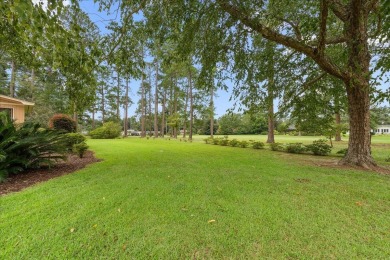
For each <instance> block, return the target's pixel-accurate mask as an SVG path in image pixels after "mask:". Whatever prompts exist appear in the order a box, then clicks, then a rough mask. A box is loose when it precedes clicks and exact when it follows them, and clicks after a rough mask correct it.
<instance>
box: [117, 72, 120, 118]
mask: <svg viewBox="0 0 390 260" xmlns="http://www.w3.org/2000/svg"><path fill="white" fill-rule="evenodd" d="M117 77H118V86H117V90H116V118H118V120H120V118H121V117H120V103H121V97H120V83H121V82H120V78H119V73H117Z"/></svg>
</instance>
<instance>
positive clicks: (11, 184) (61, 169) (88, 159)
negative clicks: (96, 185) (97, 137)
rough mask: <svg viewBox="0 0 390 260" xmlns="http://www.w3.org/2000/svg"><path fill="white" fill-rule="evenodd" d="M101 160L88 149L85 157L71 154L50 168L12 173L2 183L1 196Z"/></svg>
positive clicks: (0, 185)
mask: <svg viewBox="0 0 390 260" xmlns="http://www.w3.org/2000/svg"><path fill="white" fill-rule="evenodd" d="M99 161H101V160H100V159H97V158H96V157H95V156H94V154H93V152H91V151H86V152H85V154H84V157H83V158H79V157H78V156H77V155H69V156H68V160H67V161H63V162H58V163H57V164H56V165H54V166H52V167H50V168H41V169H32V170H28V171H25V172H22V173H19V174H15V175H11V176H9V177H8V178H7V179H6V180H5V181H4V182H2V183H0V196H1V195H4V194H7V193H11V192H16V191H20V190H22V189H24V188H27V187H29V186H32V185H34V184H36V183H39V182H43V181H47V180H50V179H53V178H56V177H59V176H62V175H66V174H69V173H72V172H75V171H77V170H80V169H82V168H84V167H85V166H86V165H88V164H91V163H95V162H99Z"/></svg>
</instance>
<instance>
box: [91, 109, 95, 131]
mask: <svg viewBox="0 0 390 260" xmlns="http://www.w3.org/2000/svg"><path fill="white" fill-rule="evenodd" d="M91 126H92V129H95V104H94V105H93V108H92V124H91Z"/></svg>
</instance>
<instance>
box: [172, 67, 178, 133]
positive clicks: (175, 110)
mask: <svg viewBox="0 0 390 260" xmlns="http://www.w3.org/2000/svg"><path fill="white" fill-rule="evenodd" d="M177 89H178V84H177V75H175V87H174V92H173V95H174V98H173V99H174V100H173V114H174V115H175V117H176V115H177V101H178V100H177V94H178V93H177V92H178V91H177ZM177 130H178V129H177V124H176V126H174V127H173V137H174V138H177Z"/></svg>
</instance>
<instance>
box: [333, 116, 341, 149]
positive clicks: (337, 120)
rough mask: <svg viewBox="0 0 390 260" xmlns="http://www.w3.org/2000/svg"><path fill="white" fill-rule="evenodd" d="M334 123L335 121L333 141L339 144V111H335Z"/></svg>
mask: <svg viewBox="0 0 390 260" xmlns="http://www.w3.org/2000/svg"><path fill="white" fill-rule="evenodd" d="M335 121H336V133H335V138H334V140H335V141H336V142H339V141H341V129H340V124H341V117H340V112H339V111H336V114H335Z"/></svg>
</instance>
